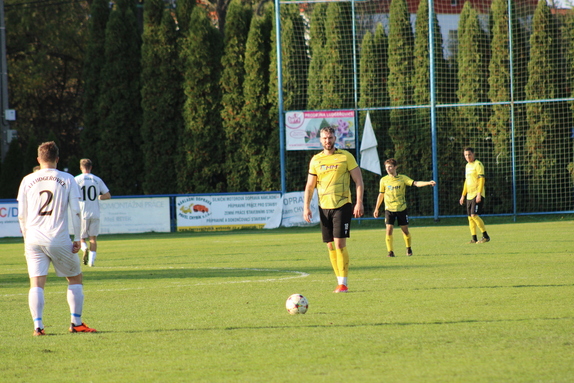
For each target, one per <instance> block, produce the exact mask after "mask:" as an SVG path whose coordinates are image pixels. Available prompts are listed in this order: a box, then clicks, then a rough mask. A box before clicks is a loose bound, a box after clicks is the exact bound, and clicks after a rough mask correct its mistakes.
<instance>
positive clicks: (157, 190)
mask: <svg viewBox="0 0 574 383" xmlns="http://www.w3.org/2000/svg"><path fill="white" fill-rule="evenodd" d="M164 8H165V3H164V2H163V0H152V1H147V2H146V3H145V5H144V12H145V14H144V16H145V22H144V33H143V45H142V77H141V79H142V91H141V94H142V110H143V123H142V128H141V133H142V148H143V153H142V154H143V160H144V170H145V171H144V179H143V191H144V193H145V194H168V193H175V192H177V178H176V164H175V161H176V155H177V153H178V151H177V149H178V141H179V140H178V137H179V135H180V134H181V130H182V125H183V120H182V116H181V112H182V106H183V89H182V87H181V72H180V70H179V68H180V66H181V65H180V62H179V55H178V51H177V31H176V25H175V22H174V20H173V17H172V16H171V11H170V10H169V9H164Z"/></svg>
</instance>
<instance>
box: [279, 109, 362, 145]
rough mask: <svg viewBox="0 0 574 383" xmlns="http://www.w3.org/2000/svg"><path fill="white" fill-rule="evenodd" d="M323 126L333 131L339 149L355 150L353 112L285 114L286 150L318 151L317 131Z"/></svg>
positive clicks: (298, 112) (319, 143)
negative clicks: (329, 127) (331, 128)
mask: <svg viewBox="0 0 574 383" xmlns="http://www.w3.org/2000/svg"><path fill="white" fill-rule="evenodd" d="M324 126H332V127H333V128H334V129H335V135H336V136H337V142H336V143H335V145H336V146H337V147H338V148H340V149H354V148H355V134H356V128H355V111H354V110H340V111H297V112H287V113H285V127H286V129H285V135H286V139H285V142H286V149H287V150H320V149H322V148H323V147H322V146H321V142H320V140H319V131H320V130H321V128H323V127H324Z"/></svg>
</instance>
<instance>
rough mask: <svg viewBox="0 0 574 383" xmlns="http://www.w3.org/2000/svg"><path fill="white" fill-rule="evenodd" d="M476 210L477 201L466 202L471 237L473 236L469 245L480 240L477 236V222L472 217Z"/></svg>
mask: <svg viewBox="0 0 574 383" xmlns="http://www.w3.org/2000/svg"><path fill="white" fill-rule="evenodd" d="M475 210H476V199H474V198H473V199H469V200H466V211H467V214H468V228H469V229H470V235H471V236H472V237H471V239H470V242H469V243H477V242H478V238H477V236H476V222H475V221H474V218H473V217H472V216H473V215H474V214H475Z"/></svg>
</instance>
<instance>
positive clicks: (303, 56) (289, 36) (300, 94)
mask: <svg viewBox="0 0 574 383" xmlns="http://www.w3.org/2000/svg"><path fill="white" fill-rule="evenodd" d="M273 31H275V26H274V27H273ZM271 35H272V41H271V60H270V69H269V73H270V76H269V77H270V85H269V103H270V104H271V109H270V118H271V123H272V124H273V126H274V132H273V133H272V136H271V137H272V138H274V139H275V141H272V142H271V144H270V145H269V152H270V154H269V155H268V156H267V158H270V159H273V161H275V163H271V162H268V164H269V165H268V166H269V170H268V171H266V173H267V174H268V175H271V176H273V175H274V174H276V173H277V172H276V171H273V170H272V168H273V166H274V167H275V168H276V167H277V164H279V161H280V159H279V157H278V153H279V150H280V148H279V129H278V128H279V121H278V118H279V100H278V94H279V92H278V84H277V77H278V73H277V54H276V51H275V50H274V49H273V47H274V46H276V36H275V33H272V34H271ZM281 49H282V54H281V57H282V80H283V110H286V111H287V110H304V109H305V108H306V106H307V86H308V82H307V73H308V71H309V56H308V54H307V45H306V41H305V25H304V23H303V17H301V15H300V14H299V6H298V5H297V4H289V5H281ZM273 152H274V154H273ZM308 163H309V152H308V151H304V150H298V151H287V152H286V153H285V166H286V169H285V173H286V185H285V188H286V190H287V191H297V190H301V188H302V185H305V182H306V179H307V174H306V172H304V171H302V169H304V168H305V167H306V166H307V164H308ZM274 178H275V184H272V188H274V189H275V190H279V188H280V185H279V183H278V181H279V180H278V179H277V177H276V176H275V177H274Z"/></svg>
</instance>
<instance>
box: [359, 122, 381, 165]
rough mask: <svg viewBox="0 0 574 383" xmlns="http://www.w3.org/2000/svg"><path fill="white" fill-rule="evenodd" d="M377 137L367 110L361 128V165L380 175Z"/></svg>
mask: <svg viewBox="0 0 574 383" xmlns="http://www.w3.org/2000/svg"><path fill="white" fill-rule="evenodd" d="M377 145H378V144H377V137H375V132H374V130H373V125H372V124H371V116H370V115H369V112H367V118H366V120H365V128H364V130H363V141H362V142H361V167H362V168H363V169H365V170H368V171H370V172H373V173H376V174H378V175H382V174H383V173H382V172H381V162H380V161H379V154H378V153H377Z"/></svg>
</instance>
